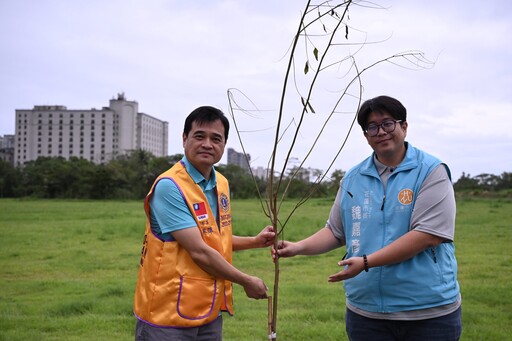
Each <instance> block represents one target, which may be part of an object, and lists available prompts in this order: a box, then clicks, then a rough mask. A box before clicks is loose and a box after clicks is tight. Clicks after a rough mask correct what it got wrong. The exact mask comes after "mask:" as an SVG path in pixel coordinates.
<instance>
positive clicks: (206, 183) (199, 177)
mask: <svg viewBox="0 0 512 341" xmlns="http://www.w3.org/2000/svg"><path fill="white" fill-rule="evenodd" d="M181 161H182V162H183V164H184V165H185V169H186V170H187V173H188V174H189V175H190V177H191V178H192V180H194V182H195V183H196V184H198V185H200V186H201V188H203V190H211V189H213V188H214V187H215V186H216V185H217V174H216V171H215V167H212V174H211V176H210V180H206V178H205V177H204V176H203V174H201V172H199V171H198V170H197V169H196V167H194V165H192V164H191V163H190V161H188V160H187V157H186V156H183V158H182V159H181Z"/></svg>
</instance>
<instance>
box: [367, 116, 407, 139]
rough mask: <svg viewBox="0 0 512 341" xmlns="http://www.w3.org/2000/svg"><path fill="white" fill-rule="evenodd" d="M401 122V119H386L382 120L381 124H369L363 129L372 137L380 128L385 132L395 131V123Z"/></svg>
mask: <svg viewBox="0 0 512 341" xmlns="http://www.w3.org/2000/svg"><path fill="white" fill-rule="evenodd" d="M400 122H402V120H387V121H384V122H382V123H381V124H374V123H372V124H369V125H368V126H367V127H366V129H365V130H364V131H365V132H366V133H367V134H368V136H370V137H373V136H377V135H378V134H379V130H380V128H382V130H384V131H385V132H386V133H392V132H394V131H395V127H396V124H397V123H400Z"/></svg>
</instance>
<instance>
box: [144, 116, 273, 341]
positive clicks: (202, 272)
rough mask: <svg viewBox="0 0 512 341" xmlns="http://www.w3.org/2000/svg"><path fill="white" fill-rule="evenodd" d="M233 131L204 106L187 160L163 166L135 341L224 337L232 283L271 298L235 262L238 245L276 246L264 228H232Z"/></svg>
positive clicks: (151, 215) (152, 207) (190, 128)
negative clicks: (244, 231) (223, 167)
mask: <svg viewBox="0 0 512 341" xmlns="http://www.w3.org/2000/svg"><path fill="white" fill-rule="evenodd" d="M228 133H229V121H228V120H227V118H226V117H225V116H224V114H223V113H222V111H220V110H219V109H216V108H213V107H208V106H205V107H199V108H197V109H195V110H194V111H192V113H191V114H190V115H189V116H188V117H187V119H186V120H185V127H184V130H183V147H184V150H185V156H184V157H183V159H182V160H181V161H180V162H178V163H177V164H175V165H174V166H173V167H171V168H170V169H169V170H167V171H166V172H164V173H162V174H161V175H160V176H159V177H158V178H157V179H156V180H155V183H154V184H153V186H152V188H151V190H150V191H149V193H148V195H147V197H146V199H145V201H144V209H145V212H146V217H147V219H146V233H145V236H144V243H143V248H142V256H141V261H140V268H139V275H138V280H137V286H136V291H135V301H134V313H135V316H136V317H137V326H136V336H135V340H137V341H142V340H144V341H149V340H198V341H199V340H222V315H221V312H222V311H226V312H228V313H229V314H230V315H232V314H233V312H234V311H233V297H232V283H238V284H240V285H242V286H243V288H244V290H245V292H246V294H247V296H248V297H250V298H254V299H262V298H266V297H267V290H268V288H267V286H266V285H265V283H264V282H263V281H262V280H261V279H260V278H258V277H254V276H251V275H249V274H246V273H244V272H242V271H240V270H238V269H237V268H235V267H234V266H233V265H232V251H233V250H234V251H238V250H245V249H251V248H260V247H267V246H270V245H272V243H273V239H274V236H275V233H274V232H273V230H272V227H265V228H264V229H263V230H262V231H261V232H260V233H259V234H258V235H256V236H254V237H238V236H234V235H232V225H231V202H230V197H229V184H228V181H227V179H226V178H225V177H224V176H223V175H222V174H220V173H219V172H217V171H216V170H215V168H214V164H216V163H217V162H219V161H220V159H221V157H222V154H223V153H224V147H225V145H226V141H227V138H228Z"/></svg>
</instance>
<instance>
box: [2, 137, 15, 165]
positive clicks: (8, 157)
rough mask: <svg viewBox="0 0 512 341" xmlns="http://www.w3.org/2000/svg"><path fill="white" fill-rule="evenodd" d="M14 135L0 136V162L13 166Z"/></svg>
mask: <svg viewBox="0 0 512 341" xmlns="http://www.w3.org/2000/svg"><path fill="white" fill-rule="evenodd" d="M14 140H15V139H14V135H4V136H0V160H3V161H5V162H8V163H10V164H13V160H14Z"/></svg>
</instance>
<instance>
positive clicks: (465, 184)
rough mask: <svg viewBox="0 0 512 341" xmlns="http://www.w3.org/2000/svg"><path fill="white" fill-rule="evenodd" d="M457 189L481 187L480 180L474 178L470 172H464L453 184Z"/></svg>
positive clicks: (465, 189)
mask: <svg viewBox="0 0 512 341" xmlns="http://www.w3.org/2000/svg"><path fill="white" fill-rule="evenodd" d="M453 188H454V189H455V191H467V190H476V189H478V188H479V184H478V180H476V179H473V178H472V177H471V175H470V174H466V173H464V172H462V176H461V177H460V178H459V180H457V181H456V182H455V183H454V184H453Z"/></svg>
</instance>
